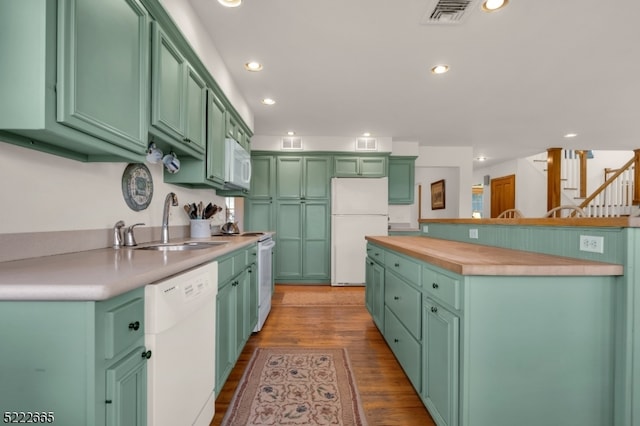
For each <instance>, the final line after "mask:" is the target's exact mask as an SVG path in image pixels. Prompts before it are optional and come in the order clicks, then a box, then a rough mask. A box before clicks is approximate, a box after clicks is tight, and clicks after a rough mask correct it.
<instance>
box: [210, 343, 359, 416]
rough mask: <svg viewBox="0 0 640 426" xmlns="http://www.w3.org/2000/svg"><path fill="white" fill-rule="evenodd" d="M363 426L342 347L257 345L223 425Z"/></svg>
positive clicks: (347, 360) (357, 399) (356, 392)
mask: <svg viewBox="0 0 640 426" xmlns="http://www.w3.org/2000/svg"><path fill="white" fill-rule="evenodd" d="M245 425H344V426H366V425H367V421H366V419H365V416H364V412H363V410H362V404H361V403H360V397H359V395H358V390H357V388H356V384H355V381H354V378H353V374H352V372H351V367H350V365H349V358H348V355H347V350H346V349H342V348H329V349H310V348H299V349H298V348H258V349H256V351H255V353H254V354H253V357H252V358H251V360H250V361H249V364H248V365H247V369H246V370H245V372H244V376H243V377H242V380H241V381H240V384H239V385H238V388H237V389H236V392H235V394H234V396H233V399H232V401H231V404H230V405H229V409H228V410H227V413H226V414H225V417H224V419H223V420H222V426H245Z"/></svg>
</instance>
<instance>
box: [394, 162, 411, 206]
mask: <svg viewBox="0 0 640 426" xmlns="http://www.w3.org/2000/svg"><path fill="white" fill-rule="evenodd" d="M415 163H416V157H394V156H391V157H389V204H413V200H414V195H413V194H414V182H415V170H416V168H415Z"/></svg>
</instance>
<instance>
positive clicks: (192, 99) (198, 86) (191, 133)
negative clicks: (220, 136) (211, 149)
mask: <svg viewBox="0 0 640 426" xmlns="http://www.w3.org/2000/svg"><path fill="white" fill-rule="evenodd" d="M186 106H187V108H186V110H187V126H186V134H185V136H186V137H185V141H186V142H187V143H190V144H195V145H197V146H198V147H199V148H200V149H203V150H204V149H205V147H206V125H205V121H206V114H207V113H206V110H207V86H206V84H205V82H204V80H203V79H202V78H200V76H199V75H198V73H196V72H195V70H194V69H193V68H191V67H190V66H189V67H187V97H186Z"/></svg>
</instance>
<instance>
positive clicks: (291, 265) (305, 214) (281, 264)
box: [275, 200, 331, 283]
mask: <svg viewBox="0 0 640 426" xmlns="http://www.w3.org/2000/svg"><path fill="white" fill-rule="evenodd" d="M329 209H330V206H329V203H328V202H326V201H304V200H285V201H278V203H277V212H278V214H277V218H276V229H277V232H276V250H277V254H276V274H275V277H276V280H278V281H280V282H287V281H288V282H305V281H307V282H316V283H317V282H326V281H328V280H329V279H330V273H331V271H330V258H331V248H330V245H329V241H330V235H331V231H330V214H329V213H330V212H329Z"/></svg>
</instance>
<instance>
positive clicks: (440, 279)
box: [422, 267, 461, 309]
mask: <svg viewBox="0 0 640 426" xmlns="http://www.w3.org/2000/svg"><path fill="white" fill-rule="evenodd" d="M422 288H423V289H424V290H425V291H426V292H427V294H428V295H429V296H431V297H433V298H435V299H437V300H439V301H441V302H443V303H446V304H448V305H450V306H451V307H453V308H455V309H460V299H461V297H460V280H458V279H456V278H454V277H450V276H448V275H445V274H442V273H440V272H436V271H434V270H433V269H429V268H427V267H424V268H422Z"/></svg>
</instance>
